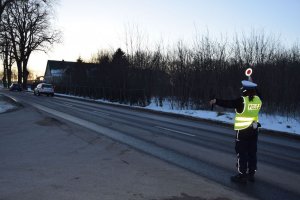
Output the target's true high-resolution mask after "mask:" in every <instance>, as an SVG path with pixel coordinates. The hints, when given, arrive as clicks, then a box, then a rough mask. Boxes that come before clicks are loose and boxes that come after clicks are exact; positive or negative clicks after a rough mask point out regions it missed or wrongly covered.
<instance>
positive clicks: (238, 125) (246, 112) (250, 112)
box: [234, 96, 262, 130]
mask: <svg viewBox="0 0 300 200" xmlns="http://www.w3.org/2000/svg"><path fill="white" fill-rule="evenodd" d="M243 99H244V109H243V112H242V113H238V112H236V115H235V122H234V130H243V129H246V128H248V127H249V126H251V124H252V123H253V122H258V113H259V111H260V108H261V105H262V102H261V100H260V98H259V97H258V96H254V98H253V100H252V101H249V97H248V96H246V97H243Z"/></svg>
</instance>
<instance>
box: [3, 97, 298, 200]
mask: <svg viewBox="0 0 300 200" xmlns="http://www.w3.org/2000/svg"><path fill="white" fill-rule="evenodd" d="M6 93H7V94H8V95H10V96H12V97H14V98H15V99H16V100H17V101H20V102H21V103H23V104H25V105H26V104H30V105H32V106H35V107H36V108H38V109H41V110H43V111H45V112H48V113H50V114H52V115H56V116H57V117H61V118H64V119H66V120H69V121H71V122H73V123H76V124H78V125H80V126H83V127H85V128H89V129H91V130H94V131H95V132H98V133H99V134H102V135H105V136H107V137H110V138H112V139H114V140H117V141H120V142H122V143H125V144H127V145H130V146H132V147H134V148H135V149H138V150H140V151H142V152H145V153H147V154H150V155H153V156H155V157H157V158H160V159H162V160H165V161H167V162H169V163H172V164H174V165H177V166H180V167H182V168H184V169H186V170H189V171H191V172H193V173H196V174H199V175H201V176H204V177H206V178H208V179H211V180H213V181H216V182H218V183H221V184H223V185H225V186H228V187H230V188H232V189H234V190H238V191H240V192H243V193H246V194H247V195H250V196H253V197H255V198H258V199H280V200H281V199H289V200H292V199H300V169H299V166H300V145H299V144H300V141H299V140H295V139H291V138H286V137H278V136H272V135H262V134H261V135H260V136H259V143H258V171H257V175H256V178H257V179H256V182H255V183H248V184H247V185H246V186H241V185H238V184H235V183H231V182H230V180H229V177H230V176H231V175H233V174H235V172H236V171H235V152H234V132H233V130H232V129H231V128H228V127H224V126H221V125H216V124H213V123H208V122H201V121H199V120H193V119H187V118H184V117H179V116H174V115H173V116H172V115H165V114H161V113H154V112H148V111H144V110H141V109H131V108H128V107H125V106H114V105H108V104H100V103H97V104H96V103H92V102H86V101H80V100H74V99H68V98H61V97H47V96H39V97H38V96H34V95H33V94H32V93H26V92H6Z"/></svg>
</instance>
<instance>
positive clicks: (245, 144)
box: [210, 80, 262, 183]
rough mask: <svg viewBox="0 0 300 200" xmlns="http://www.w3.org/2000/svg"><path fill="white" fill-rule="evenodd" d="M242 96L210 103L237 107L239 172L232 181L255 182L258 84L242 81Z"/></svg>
mask: <svg viewBox="0 0 300 200" xmlns="http://www.w3.org/2000/svg"><path fill="white" fill-rule="evenodd" d="M242 86H243V87H242V88H241V89H242V96H241V97H239V98H237V99H234V100H221V99H212V100H210V104H211V105H213V104H216V105H218V106H222V107H226V108H235V112H236V116H235V122H234V130H235V131H236V142H235V151H236V154H237V163H236V167H237V170H238V174H237V175H235V176H232V177H231V181H233V182H238V183H247V180H249V181H252V182H254V181H255V179H254V174H255V171H256V169H257V167H256V165H257V158H256V152H257V136H258V127H260V124H259V122H258V113H259V111H260V108H261V105H262V102H261V99H260V97H259V96H258V95H257V92H256V87H257V84H255V83H253V82H251V81H246V80H243V81H242Z"/></svg>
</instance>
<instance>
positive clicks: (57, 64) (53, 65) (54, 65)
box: [47, 60, 98, 69]
mask: <svg viewBox="0 0 300 200" xmlns="http://www.w3.org/2000/svg"><path fill="white" fill-rule="evenodd" d="M79 65H80V66H83V67H86V68H87V69H88V68H94V67H96V66H97V65H98V64H95V63H79V62H70V61H64V60H62V61H58V60H48V63H47V67H49V68H50V69H67V68H72V67H75V66H79Z"/></svg>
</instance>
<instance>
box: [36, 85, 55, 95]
mask: <svg viewBox="0 0 300 200" xmlns="http://www.w3.org/2000/svg"><path fill="white" fill-rule="evenodd" d="M33 94H34V95H38V96H40V95H41V94H46V95H47V96H49V95H50V96H52V97H53V96H54V87H53V85H52V84H48V83H40V84H38V85H37V86H36V88H34V90H33Z"/></svg>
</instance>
